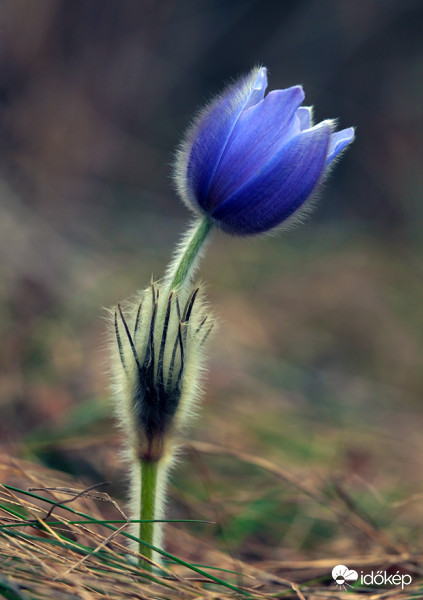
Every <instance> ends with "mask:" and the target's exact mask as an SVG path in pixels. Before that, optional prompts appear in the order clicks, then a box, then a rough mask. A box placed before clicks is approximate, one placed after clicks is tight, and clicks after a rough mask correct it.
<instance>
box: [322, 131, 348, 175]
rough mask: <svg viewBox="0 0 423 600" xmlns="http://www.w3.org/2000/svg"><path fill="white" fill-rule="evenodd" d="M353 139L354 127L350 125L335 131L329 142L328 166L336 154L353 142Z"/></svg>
mask: <svg viewBox="0 0 423 600" xmlns="http://www.w3.org/2000/svg"><path fill="white" fill-rule="evenodd" d="M353 139H354V127H348V128H347V129H342V130H341V131H337V132H336V133H334V134H333V135H332V137H331V140H330V143H329V148H328V155H327V158H326V166H327V165H329V164H330V163H331V162H332V160H333V159H334V158H335V156H337V155H338V154H339V153H340V152H341V150H343V149H344V148H345V146H347V145H348V144H349V143H350V142H352V141H353Z"/></svg>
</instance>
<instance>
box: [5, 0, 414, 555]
mask: <svg viewBox="0 0 423 600" xmlns="http://www.w3.org/2000/svg"><path fill="white" fill-rule="evenodd" d="M422 25H423V5H422V4H421V3H420V2H416V1H412V0H404V1H402V2H398V1H396V0H384V2H377V1H374V0H371V1H365V0H343V2H337V1H335V0H309V1H305V0H299V1H298V0H297V1H294V0H292V1H291V0H285V1H284V2H280V1H276V0H274V1H270V0H269V1H268V0H264V1H263V0H250V1H242V0H240V1H236V2H230V3H228V2H224V1H219V0H200V1H194V0H184V1H181V2H176V1H156V2H154V1H153V0H151V1H148V0H145V1H141V0H139V1H130V0H123V1H120V2H113V1H109V0H85V1H79V0H72V2H69V1H66V0H56V1H55V2H51V1H47V0H38V1H37V2H30V1H28V0H27V1H25V0H3V2H2V3H1V6H0V169H1V180H0V252H1V261H0V278H1V291H0V311H1V312H0V364H1V374H0V414H1V419H0V440H1V445H2V447H3V449H6V450H7V451H8V452H9V453H11V454H12V455H16V456H21V457H25V458H30V459H31V460H34V461H41V462H43V463H45V464H47V465H50V466H53V467H55V468H59V469H63V470H65V471H68V472H70V473H72V474H73V475H75V476H77V477H78V478H81V479H82V480H83V481H85V482H96V481H101V480H105V479H110V480H111V481H112V493H113V494H115V495H116V496H117V497H119V498H123V497H124V493H125V492H124V490H125V477H122V469H123V467H122V462H121V461H120V458H119V453H118V451H119V447H120V441H119V433H118V432H117V431H116V430H115V429H114V427H113V421H112V418H111V416H110V415H111V408H110V401H109V393H108V353H107V348H106V346H107V342H106V340H107V332H108V329H109V324H108V322H107V320H106V319H105V318H104V317H105V311H104V310H103V307H105V306H110V305H113V304H114V303H116V302H117V301H119V300H122V299H124V298H126V297H128V296H129V295H131V294H132V293H133V292H134V291H135V290H137V289H139V288H142V287H145V286H146V285H147V284H148V283H149V281H150V277H151V275H152V273H153V274H154V275H155V276H156V277H160V276H161V274H162V273H163V271H164V269H165V267H166V264H167V262H168V260H169V258H170V255H171V252H172V250H173V247H174V245H175V243H176V241H177V240H178V238H179V236H180V234H181V233H182V232H183V231H184V229H185V227H186V224H187V221H188V218H189V215H188V214H187V210H186V208H185V207H184V206H183V205H182V203H181V202H179V200H178V199H177V198H176V195H175V193H174V191H173V186H172V180H171V162H172V156H173V152H174V149H175V147H176V146H177V144H178V141H179V139H180V137H181V135H182V133H183V131H184V129H185V127H186V126H187V125H188V123H189V121H190V118H191V116H192V114H193V113H194V111H195V110H196V109H197V108H198V107H199V106H201V104H202V103H203V102H204V101H205V100H207V99H208V98H209V97H210V95H212V94H213V93H216V92H218V91H219V90H220V89H221V87H222V86H223V84H224V83H225V82H226V81H228V80H230V79H231V78H233V77H235V76H237V75H239V74H242V73H245V72H246V71H248V70H249V69H250V68H251V67H252V66H253V65H254V64H264V65H266V66H267V67H268V69H269V74H270V86H269V87H270V89H274V88H283V87H288V86H290V85H293V84H296V83H302V84H303V85H304V87H305V91H306V102H307V103H310V104H314V106H315V116H316V119H318V120H321V119H324V118H332V117H337V118H339V126H340V127H348V126H350V125H355V126H356V127H357V139H356V142H355V143H354V144H353V146H352V147H351V148H350V149H349V150H348V152H347V153H346V154H345V156H344V157H343V159H342V160H341V161H340V162H339V164H338V165H337V166H336V168H335V169H334V170H333V173H332V175H331V177H330V179H329V181H328V182H327V184H326V185H325V188H324V190H323V191H322V193H321V199H320V202H319V204H318V208H317V210H316V211H315V213H314V214H313V216H312V217H311V218H310V219H309V220H308V221H307V223H306V225H304V226H303V227H301V228H300V229H297V230H294V231H289V232H287V233H285V234H283V235H278V236H277V237H273V238H270V239H259V240H253V239H235V238H229V237H227V236H224V235H223V234H219V233H218V234H216V236H215V238H214V240H213V243H212V244H211V245H210V247H209V250H208V254H207V257H206V259H205V260H204V261H203V263H202V267H201V277H202V278H203V279H204V280H205V281H206V282H207V284H208V289H209V297H210V300H211V302H212V304H213V306H214V307H215V310H216V312H217V313H218V315H219V317H220V326H219V329H218V332H217V334H216V335H215V337H214V340H213V343H212V344H211V347H210V352H209V354H210V360H209V366H210V371H209V375H208V377H207V381H206V393H205V396H204V403H203V409H202V411H201V415H200V417H199V419H198V421H197V423H196V425H195V428H194V429H193V433H192V436H193V438H195V439H197V440H202V441H207V442H210V443H213V444H224V445H229V446H231V447H232V448H237V449H239V450H243V451H248V452H250V453H253V454H256V455H257V456H263V457H266V458H268V459H271V460H272V461H274V462H275V463H277V464H280V465H283V466H284V467H286V468H287V469H289V470H291V472H293V473H296V474H298V476H299V477H304V478H307V477H308V476H313V477H314V476H316V474H321V476H322V477H323V478H324V479H325V480H328V481H329V480H332V478H337V480H338V479H339V478H341V479H342V481H343V483H344V485H345V486H346V487H347V489H348V490H349V494H351V496H352V497H354V498H355V497H356V498H357V501H358V502H359V503H360V506H361V507H362V509H363V510H365V511H367V513H368V514H369V515H370V516H371V518H372V519H374V521H375V522H377V524H378V525H379V526H380V527H384V528H388V529H389V531H391V532H392V535H393V536H394V537H395V536H397V535H398V536H400V537H401V536H402V537H405V538H406V539H408V538H409V537H410V538H411V537H414V538H415V537H416V532H417V533H418V531H421V527H422V525H421V523H422V519H421V517H422V515H421V509H420V504H419V502H417V501H415V498H418V497H419V496H418V494H421V492H422V481H423V462H422V456H423V442H422V436H421V419H422V416H423V415H422V413H423V410H422V405H421V397H422V392H423V374H422V373H423V372H422V345H423V316H422V292H423V278H422V271H423V269H422V239H423V238H422V217H423V202H422V198H421V196H422V194H421V190H422V178H423V171H422V159H423V156H422V154H423V153H422V142H421V140H422V134H423V119H422V116H423V115H422V112H423V103H422V98H423V78H422V73H423V36H422V35H421V31H422ZM199 460H200V459H199V458H198V457H197V458H193V457H192V455H190V454H187V455H186V457H185V459H184V460H183V462H182V464H181V465H180V466H179V467H178V468H177V469H176V470H175V471H174V475H173V484H172V496H173V499H174V500H173V502H172V504H171V509H170V510H171V516H175V515H183V516H187V515H188V516H192V517H193V518H199V515H202V516H203V517H206V518H213V519H216V518H217V517H216V514H218V516H219V515H220V516H219V518H220V517H221V518H222V522H223V524H224V525H222V524H220V525H221V527H220V529H217V530H216V532H215V533H216V536H217V537H219V536H221V537H222V539H223V538H224V539H225V540H226V541H225V543H230V544H231V547H233V548H235V549H237V550H240V551H241V552H244V553H245V554H246V555H248V556H266V553H267V552H268V551H269V550H268V549H269V548H272V552H273V554H272V556H275V553H276V556H278V554H277V553H279V554H283V552H286V551H287V550H286V549H291V550H292V549H293V550H295V551H299V552H307V553H315V554H317V555H319V556H320V555H321V553H324V552H325V551H326V548H327V544H329V545H331V548H332V549H333V548H335V549H338V550H342V549H345V548H350V547H351V546H354V547H356V546H357V545H358V546H357V547H358V548H360V549H362V548H364V547H366V544H370V543H371V542H369V540H366V539H361V538H360V539H357V536H356V537H355V538H354V539H353V538H352V537H351V535H349V533H348V532H346V531H345V530H343V529H342V526H340V525H339V523H336V521H335V520H334V519H333V518H332V517H330V516H328V515H327V514H326V513H325V512H324V510H323V509H322V508H319V509H317V508H316V506H315V505H313V503H312V502H311V501H308V502H302V501H300V500H298V498H297V496H296V495H295V494H294V497H293V496H292V493H291V490H289V489H285V488H283V486H281V485H280V484H277V485H276V484H275V482H269V481H268V480H267V479H266V478H263V476H262V475H260V474H258V473H257V472H256V471H251V469H248V468H246V467H243V466H242V465H241V464H238V463H234V462H231V461H230V460H229V459H223V458H210V457H209V458H207V459H201V461H202V462H201V465H200V466H199V462H198V461H199ZM188 466H189V468H188ZM319 476H320V475H319ZM416 495H417V496H416ZM211 498H212V500H213V502H211ZM404 503H406V506H407V510H404V509H403V508H401V507H403V506H404ZM216 506H218V507H219V511H217V513H216V510H215V507H216ZM213 507H214V508H213ZM222 532H223V533H222ZM200 534H201V535H203V533H202V530H201V531H199V532H198V535H200ZM417 537H418V536H417ZM228 540H229V542H228ZM282 548H285V550H282Z"/></svg>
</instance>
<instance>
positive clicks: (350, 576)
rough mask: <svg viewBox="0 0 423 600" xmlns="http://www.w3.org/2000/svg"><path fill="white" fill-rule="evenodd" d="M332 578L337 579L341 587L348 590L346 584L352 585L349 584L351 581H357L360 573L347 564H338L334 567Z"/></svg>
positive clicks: (337, 583)
mask: <svg viewBox="0 0 423 600" xmlns="http://www.w3.org/2000/svg"><path fill="white" fill-rule="evenodd" d="M332 578H333V579H334V580H335V582H336V585H337V586H338V588H339V589H341V588H343V589H344V590H345V591H346V590H347V588H346V586H348V587H352V586H351V585H350V584H349V581H357V579H358V573H357V571H353V570H352V569H349V568H348V567H346V566H345V565H336V567H333V569H332Z"/></svg>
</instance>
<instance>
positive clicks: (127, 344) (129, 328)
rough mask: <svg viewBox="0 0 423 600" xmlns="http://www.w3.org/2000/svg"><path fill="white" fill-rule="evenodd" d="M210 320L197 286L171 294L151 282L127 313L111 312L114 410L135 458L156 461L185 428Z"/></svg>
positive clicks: (195, 391)
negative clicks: (113, 336) (114, 355)
mask: <svg viewBox="0 0 423 600" xmlns="http://www.w3.org/2000/svg"><path fill="white" fill-rule="evenodd" d="M210 321H211V318H210V315H207V313H206V311H205V309H204V300H203V293H202V290H201V289H200V288H199V287H196V288H193V289H191V290H184V291H183V292H181V293H179V294H176V293H175V292H171V293H170V294H169V292H168V289H167V288H166V287H162V286H160V284H154V283H152V284H151V287H150V288H147V290H145V291H144V292H143V293H142V294H141V298H140V300H139V301H138V302H137V303H136V304H135V305H132V306H131V307H129V309H127V310H125V314H124V311H123V310H122V308H121V306H120V305H118V307H117V308H116V309H115V312H114V330H115V336H116V342H117V343H116V344H114V345H113V349H114V352H115V354H116V359H115V360H114V361H113V365H114V368H115V373H114V375H115V383H116V400H117V402H116V409H117V413H118V417H119V419H120V421H121V423H122V425H123V427H124V429H125V431H126V433H127V436H128V439H127V444H128V448H129V451H130V453H131V454H132V456H133V457H134V458H135V459H138V460H143V461H153V462H154V461H158V460H160V459H161V458H162V457H163V456H164V455H165V454H166V452H167V450H170V449H171V447H172V445H173V438H174V435H175V433H179V432H180V430H181V429H182V427H183V426H184V424H185V420H186V419H185V418H186V416H187V414H189V412H190V411H191V408H192V404H193V402H194V401H195V399H196V396H198V393H199V390H198V385H199V375H200V374H201V362H202V346H203V344H204V342H205V339H206V338H207V336H208V334H209V333H210V330H211V327H212V323H210ZM169 446H170V447H169Z"/></svg>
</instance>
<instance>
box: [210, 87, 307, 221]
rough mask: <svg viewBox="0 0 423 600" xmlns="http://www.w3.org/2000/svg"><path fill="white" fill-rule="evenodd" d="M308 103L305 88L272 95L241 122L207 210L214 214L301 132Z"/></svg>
mask: <svg viewBox="0 0 423 600" xmlns="http://www.w3.org/2000/svg"><path fill="white" fill-rule="evenodd" d="M303 100H304V92H303V90H302V88H301V86H299V85H297V86H295V87H291V88H288V89H286V90H277V91H274V92H270V94H268V95H267V96H266V98H265V99H264V100H262V101H261V102H258V103H257V104H255V105H254V106H252V107H251V108H249V109H248V110H244V111H243V112H242V113H241V115H240V117H239V119H238V120H237V122H236V124H235V126H234V128H233V130H232V134H231V136H230V138H229V140H228V142H227V144H226V148H225V151H224V152H223V154H222V158H221V159H220V162H219V164H218V166H217V168H216V172H215V175H214V177H213V181H212V182H211V184H210V189H209V194H208V199H207V208H208V210H213V209H214V208H215V207H216V206H218V205H219V204H220V203H221V202H223V201H224V200H225V199H226V198H228V197H229V196H230V195H231V194H232V193H233V192H235V190H237V189H238V188H239V187H241V185H243V184H244V183H245V182H246V181H248V179H250V177H252V176H253V175H254V174H255V173H257V172H258V171H260V169H262V168H263V167H264V165H265V164H266V163H267V162H268V161H269V160H271V158H272V157H273V156H274V155H275V154H276V153H277V152H278V151H279V150H280V149H281V148H282V146H283V145H284V144H285V143H287V141H288V140H289V139H290V138H291V137H293V136H294V135H296V134H298V133H299V132H300V125H299V121H298V120H297V119H295V113H296V111H297V109H298V107H299V105H300V104H301V102H302V101H303Z"/></svg>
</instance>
